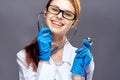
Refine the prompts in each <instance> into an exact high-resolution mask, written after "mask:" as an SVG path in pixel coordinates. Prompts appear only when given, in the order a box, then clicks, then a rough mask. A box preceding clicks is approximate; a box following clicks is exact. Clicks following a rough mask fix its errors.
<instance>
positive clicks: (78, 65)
mask: <svg viewBox="0 0 120 80" xmlns="http://www.w3.org/2000/svg"><path fill="white" fill-rule="evenodd" d="M90 49H91V45H90V43H89V42H88V40H86V39H84V40H83V45H82V47H81V48H78V49H77V50H76V51H75V52H76V56H75V58H74V62H73V66H72V69H71V72H72V73H73V74H77V75H81V76H83V77H85V67H86V66H88V65H89V64H90V61H91V60H92V54H91V52H90Z"/></svg>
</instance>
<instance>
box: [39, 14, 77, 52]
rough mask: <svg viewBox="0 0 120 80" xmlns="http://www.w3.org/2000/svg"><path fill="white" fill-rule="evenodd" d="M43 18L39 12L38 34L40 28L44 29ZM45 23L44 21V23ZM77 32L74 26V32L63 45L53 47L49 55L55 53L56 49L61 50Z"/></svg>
mask: <svg viewBox="0 0 120 80" xmlns="http://www.w3.org/2000/svg"><path fill="white" fill-rule="evenodd" d="M43 16H44V13H43V12H41V13H40V14H39V15H38V32H39V30H40V28H44V27H46V24H45V23H43V19H44V18H43ZM44 22H45V21H44ZM76 32H77V27H76V26H75V27H74V31H73V32H72V34H71V35H70V36H68V38H67V40H66V41H65V42H64V44H61V45H59V46H56V47H54V48H53V49H52V50H51V53H54V52H56V51H57V50H58V49H60V48H62V47H63V46H64V45H65V44H66V43H67V42H68V41H70V40H71V39H72V38H73V37H74V36H75V34H76Z"/></svg>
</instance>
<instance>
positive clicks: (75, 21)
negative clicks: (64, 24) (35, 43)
mask: <svg viewBox="0 0 120 80" xmlns="http://www.w3.org/2000/svg"><path fill="white" fill-rule="evenodd" d="M77 22H78V19H76V20H74V22H73V24H72V26H71V28H74V27H75V25H76V24H77Z"/></svg>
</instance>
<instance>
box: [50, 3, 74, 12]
mask: <svg viewBox="0 0 120 80" xmlns="http://www.w3.org/2000/svg"><path fill="white" fill-rule="evenodd" d="M49 5H50V6H55V7H57V8H59V7H58V6H57V5H51V4H49ZM59 9H60V8H59ZM60 10H62V11H68V12H71V13H73V14H75V12H72V10H63V9H60Z"/></svg>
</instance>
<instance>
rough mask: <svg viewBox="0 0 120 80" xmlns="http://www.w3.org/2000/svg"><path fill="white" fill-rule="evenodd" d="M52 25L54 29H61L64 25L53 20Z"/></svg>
mask: <svg viewBox="0 0 120 80" xmlns="http://www.w3.org/2000/svg"><path fill="white" fill-rule="evenodd" d="M52 24H53V26H54V27H62V26H63V25H64V24H63V23H61V22H58V21H55V20H52Z"/></svg>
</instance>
